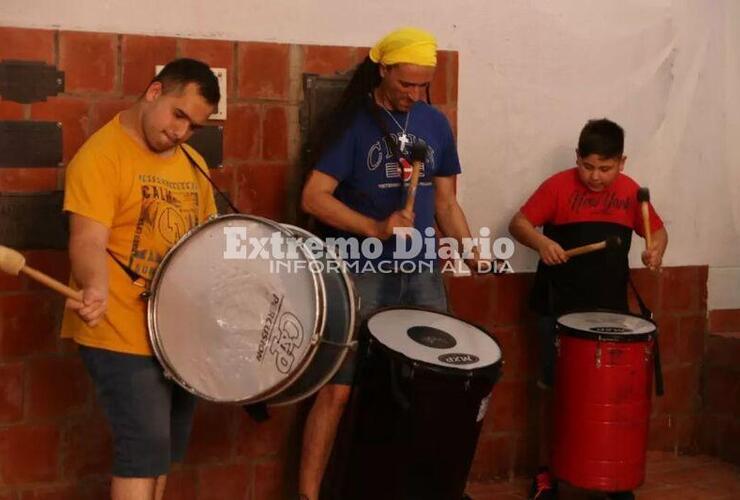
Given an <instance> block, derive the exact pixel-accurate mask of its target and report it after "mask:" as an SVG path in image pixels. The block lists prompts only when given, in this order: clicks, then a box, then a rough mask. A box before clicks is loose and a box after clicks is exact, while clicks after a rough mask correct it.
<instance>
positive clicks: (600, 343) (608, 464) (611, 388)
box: [551, 313, 655, 492]
mask: <svg viewBox="0 0 740 500" xmlns="http://www.w3.org/2000/svg"><path fill="white" fill-rule="evenodd" d="M584 314H587V313H584ZM640 320H641V321H645V322H646V323H648V324H652V323H651V322H648V321H646V320H642V319H641V318H640ZM557 328H558V335H557V362H556V367H555V412H554V429H553V436H552V439H553V446H552V457H551V458H552V469H553V474H554V475H555V477H557V478H558V479H561V480H565V481H566V482H568V483H570V484H572V485H574V486H577V487H580V488H585V489H589V490H599V491H610V492H613V491H624V490H632V489H635V488H637V487H638V486H640V485H641V484H642V483H643V481H644V479H645V452H646V449H647V439H648V425H649V420H650V402H651V395H652V379H653V355H652V353H653V343H654V335H655V329H654V325H653V329H652V331H651V332H648V333H646V334H642V335H625V336H624V338H621V339H617V338H616V337H615V335H614V334H613V333H610V334H608V335H600V334H598V333H591V332H584V331H582V330H575V329H573V328H569V327H566V326H564V325H563V324H561V323H560V320H559V321H558V325H557Z"/></svg>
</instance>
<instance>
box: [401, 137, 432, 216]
mask: <svg viewBox="0 0 740 500" xmlns="http://www.w3.org/2000/svg"><path fill="white" fill-rule="evenodd" d="M426 159H427V143H426V142H424V141H422V140H421V139H419V140H418V141H417V142H416V143H415V144H414V145H413V146H411V162H412V164H413V169H412V170H411V180H410V181H409V190H408V193H407V195H406V204H405V205H404V207H403V208H404V210H405V211H406V212H407V213H411V212H413V211H414V201H415V200H416V188H417V187H418V186H419V176H420V175H421V166H422V164H423V163H424V162H425V161H426Z"/></svg>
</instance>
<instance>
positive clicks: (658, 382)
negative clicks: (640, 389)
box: [627, 274, 665, 396]
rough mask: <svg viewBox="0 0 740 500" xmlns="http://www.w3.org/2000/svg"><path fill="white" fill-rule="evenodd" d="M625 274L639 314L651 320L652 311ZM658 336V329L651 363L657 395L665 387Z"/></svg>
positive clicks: (661, 392)
mask: <svg viewBox="0 0 740 500" xmlns="http://www.w3.org/2000/svg"><path fill="white" fill-rule="evenodd" d="M627 276H628V279H629V283H630V287H632V291H633V292H635V298H636V299H637V305H638V306H639V307H640V315H642V317H643V318H645V319H649V320H651V321H652V319H653V312H652V311H651V310H650V309H648V307H647V306H646V305H645V302H644V301H643V300H642V297H640V293H639V292H638V291H637V287H636V286H635V283H634V281H632V275H631V274H628V275H627ZM658 337H659V333H658V331H656V333H655V352H654V353H653V363H654V370H655V394H657V395H658V396H662V395H663V394H665V387H664V386H663V366H662V364H661V362H660V345H659V344H658Z"/></svg>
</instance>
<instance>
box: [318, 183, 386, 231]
mask: <svg viewBox="0 0 740 500" xmlns="http://www.w3.org/2000/svg"><path fill="white" fill-rule="evenodd" d="M304 210H305V211H306V212H308V213H310V214H311V215H313V216H314V217H316V218H317V219H319V220H320V221H321V222H323V223H324V224H327V225H329V226H331V227H334V228H337V229H340V230H342V231H349V232H351V233H355V234H360V235H363V236H375V237H379V236H380V223H379V222H378V221H376V220H375V219H373V218H371V217H368V216H366V215H362V214H361V213H359V212H357V211H355V210H352V209H351V208H349V207H348V206H347V205H345V204H344V203H342V202H341V201H339V200H337V199H336V198H335V197H334V196H333V195H332V194H330V193H320V194H316V195H314V197H313V199H312V200H310V201H309V202H308V203H305V204H304Z"/></svg>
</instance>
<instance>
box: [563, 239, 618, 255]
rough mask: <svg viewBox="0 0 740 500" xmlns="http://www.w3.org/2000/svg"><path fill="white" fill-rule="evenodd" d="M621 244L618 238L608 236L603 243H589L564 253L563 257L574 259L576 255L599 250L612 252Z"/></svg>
mask: <svg viewBox="0 0 740 500" xmlns="http://www.w3.org/2000/svg"><path fill="white" fill-rule="evenodd" d="M621 244H622V240H621V239H620V238H619V236H609V237H608V238H607V239H605V240H604V241H599V242H598V243H590V244H588V245H583V246H580V247H575V248H571V249H570V250H566V251H565V255H567V256H568V258H570V257H575V256H576V255H583V254H585V253H591V252H596V251H599V250H604V249H605V248H606V249H609V250H613V249H615V248H619V246H620V245H621Z"/></svg>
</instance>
